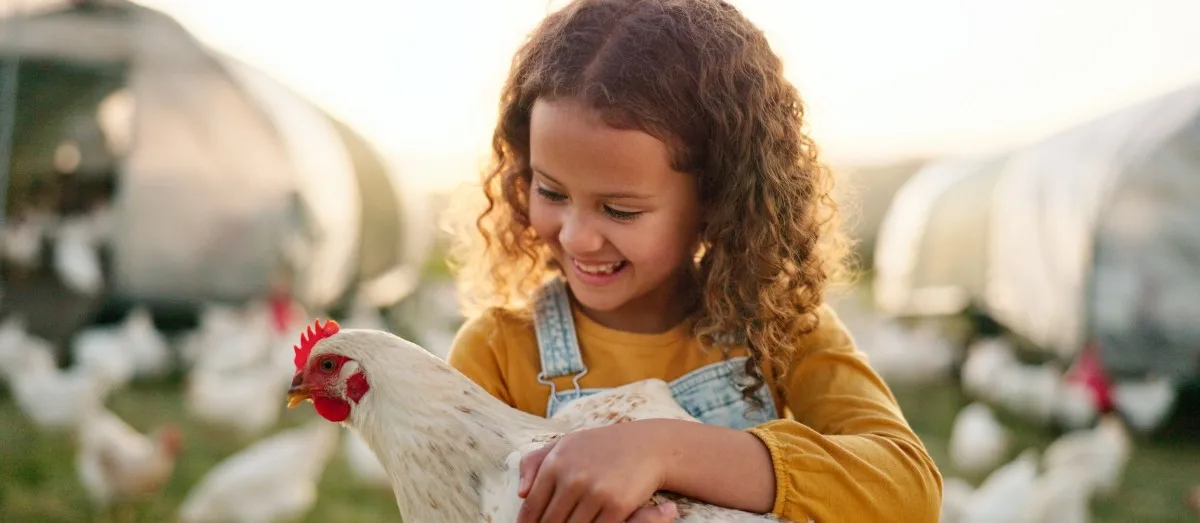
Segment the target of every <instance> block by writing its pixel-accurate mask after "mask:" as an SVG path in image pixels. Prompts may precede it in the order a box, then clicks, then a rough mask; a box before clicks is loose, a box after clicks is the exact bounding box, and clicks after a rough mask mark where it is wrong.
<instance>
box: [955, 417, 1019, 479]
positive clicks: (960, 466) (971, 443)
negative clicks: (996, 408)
mask: <svg viewBox="0 0 1200 523" xmlns="http://www.w3.org/2000/svg"><path fill="white" fill-rule="evenodd" d="M1008 445H1009V434H1008V430H1007V429H1005V428H1004V426H1003V425H1001V424H1000V422H999V421H996V416H995V415H994V414H992V409H990V408H988V407H987V405H984V404H982V403H979V402H975V403H972V404H970V405H967V406H966V407H964V408H963V409H962V410H960V411H959V412H958V415H957V416H955V418H954V424H953V426H951V428H950V460H951V461H952V462H953V463H954V468H955V469H957V470H959V471H960V472H963V473H965V474H971V475H975V474H983V473H985V472H989V471H991V470H992V469H993V468H995V467H996V466H997V465H999V464H1000V463H1001V462H1002V460H1003V459H1004V458H1005V455H1006V454H1007V453H1008Z"/></svg>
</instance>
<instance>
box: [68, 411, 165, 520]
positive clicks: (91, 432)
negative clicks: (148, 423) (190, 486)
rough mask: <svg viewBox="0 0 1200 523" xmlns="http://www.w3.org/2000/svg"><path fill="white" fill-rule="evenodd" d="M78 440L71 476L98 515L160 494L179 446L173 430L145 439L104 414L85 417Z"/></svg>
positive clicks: (106, 413)
mask: <svg viewBox="0 0 1200 523" xmlns="http://www.w3.org/2000/svg"><path fill="white" fill-rule="evenodd" d="M78 439H79V450H78V453H77V454H76V458H75V467H76V472H77V473H78V475H79V481H80V482H81V483H82V484H83V487H84V490H86V491H87V493H88V497H89V498H90V499H91V501H92V503H93V504H94V505H96V506H97V507H98V508H101V509H105V508H108V507H111V506H113V505H116V504H120V503H123V502H128V501H136V500H139V499H141V498H144V497H146V496H149V495H152V494H155V493H157V492H159V491H160V490H161V489H162V488H163V486H164V485H166V483H167V481H168V480H169V479H170V477H171V474H172V473H173V471H174V470H175V458H176V456H177V455H178V453H179V450H180V446H181V440H180V433H179V430H178V429H176V428H175V427H173V426H169V425H168V426H164V427H162V428H161V429H159V431H158V432H157V434H155V435H153V436H146V435H143V434H141V433H139V432H138V431H136V430H134V428H133V427H130V426H129V425H128V424H127V423H125V421H124V420H122V419H121V418H119V417H117V415H116V414H113V413H112V412H110V411H108V410H107V409H100V410H98V411H96V412H94V413H91V414H90V415H89V416H87V418H86V419H85V420H84V421H83V423H82V424H80V427H79V431H78Z"/></svg>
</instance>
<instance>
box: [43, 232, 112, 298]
mask: <svg viewBox="0 0 1200 523" xmlns="http://www.w3.org/2000/svg"><path fill="white" fill-rule="evenodd" d="M54 271H55V273H56V274H58V277H59V279H60V280H61V281H62V283H63V285H65V286H67V288H69V289H71V290H73V291H75V292H78V293H80V294H87V295H94V294H97V293H99V292H100V290H101V289H102V288H103V287H104V274H103V271H102V269H101V267H100V252H99V239H98V238H97V237H96V232H95V228H94V227H93V225H92V223H91V222H90V221H89V220H88V219H87V217H84V216H70V217H66V218H63V220H62V222H61V223H60V224H59V226H58V229H57V231H56V237H55V241H54Z"/></svg>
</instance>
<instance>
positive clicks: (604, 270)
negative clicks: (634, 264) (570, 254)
mask: <svg viewBox="0 0 1200 523" xmlns="http://www.w3.org/2000/svg"><path fill="white" fill-rule="evenodd" d="M572 261H574V260H572ZM574 263H575V266H576V267H578V268H579V270H581V271H583V272H586V273H588V274H612V273H613V271H615V270H617V269H619V268H620V267H621V264H622V263H625V262H623V261H619V262H616V263H608V264H604V265H586V264H583V263H579V262H578V261H574Z"/></svg>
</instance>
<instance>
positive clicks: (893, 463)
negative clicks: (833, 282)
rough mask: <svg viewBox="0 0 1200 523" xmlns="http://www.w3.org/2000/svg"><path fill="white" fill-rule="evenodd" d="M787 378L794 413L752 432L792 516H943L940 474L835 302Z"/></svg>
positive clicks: (786, 514) (783, 509) (779, 506)
mask: <svg viewBox="0 0 1200 523" xmlns="http://www.w3.org/2000/svg"><path fill="white" fill-rule="evenodd" d="M820 322H821V323H820V326H819V327H818V328H817V329H816V330H814V331H813V332H811V333H809V334H807V335H806V336H805V337H804V338H803V339H801V340H800V345H798V352H797V355H796V360H795V361H794V362H793V365H792V367H791V369H790V370H789V373H788V374H787V375H786V376H785V377H784V382H785V383H786V387H785V388H783V391H782V394H783V395H784V398H785V402H786V404H787V406H788V409H789V410H790V411H791V413H792V415H793V416H794V418H795V419H794V420H793V419H780V420H774V421H771V422H768V423H764V424H762V425H759V426H757V427H754V428H752V429H750V432H751V433H752V434H754V435H755V436H758V438H759V439H761V440H762V441H763V443H765V444H766V446H767V448H768V449H769V450H770V453H771V460H772V462H773V463H774V467H775V482H776V492H775V507H774V508H773V509H772V512H773V513H774V514H775V515H777V516H780V517H782V518H785V519H788V520H790V521H808V520H809V519H814V520H816V521H857V522H864V523H867V522H876V521H878V522H884V521H887V522H891V521H912V522H923V521H930V522H936V521H937V520H938V518H939V512H940V508H941V502H942V477H941V474H940V473H939V472H938V469H937V466H936V465H935V464H934V462H933V460H932V459H931V458H930V457H929V454H928V453H927V452H926V450H925V447H924V445H923V444H922V443H921V440H920V439H919V438H918V437H917V435H916V433H914V432H913V431H912V429H911V428H910V427H909V426H908V422H907V421H905V419H904V416H903V414H901V412H900V407H899V405H898V404H897V402H896V399H895V398H894V397H893V396H892V393H891V391H890V390H889V389H888V387H887V385H885V384H884V382H883V380H882V379H881V378H880V377H879V376H878V375H877V374H876V373H875V372H874V371H873V370H872V369H871V368H870V366H868V364H867V361H866V357H865V356H864V355H863V354H862V353H861V352H859V351H858V350H857V349H856V348H855V346H854V342H853V340H852V339H851V338H850V335H849V333H848V331H847V330H846V328H845V326H844V325H842V323H841V321H840V320H838V318H837V316H836V315H835V314H834V313H833V311H832V310H831V309H829V308H828V307H823V308H822V311H821V319H820Z"/></svg>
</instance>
